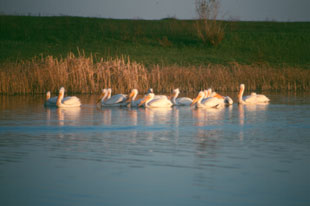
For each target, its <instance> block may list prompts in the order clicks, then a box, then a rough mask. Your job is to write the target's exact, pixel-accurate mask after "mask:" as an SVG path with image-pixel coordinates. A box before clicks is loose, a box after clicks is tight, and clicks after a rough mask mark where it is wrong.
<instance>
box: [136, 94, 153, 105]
mask: <svg viewBox="0 0 310 206" xmlns="http://www.w3.org/2000/svg"><path fill="white" fill-rule="evenodd" d="M150 98H151V97H150V96H149V95H147V96H146V97H144V98H143V100H142V101H141V103H140V104H139V105H138V106H139V107H140V106H141V105H143V104H144V103H145V102H146V101H147V100H149V99H150Z"/></svg>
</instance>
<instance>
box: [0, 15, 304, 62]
mask: <svg viewBox="0 0 310 206" xmlns="http://www.w3.org/2000/svg"><path fill="white" fill-rule="evenodd" d="M221 23H222V25H223V27H224V28H225V37H224V39H223V40H222V41H221V43H220V44H219V45H217V46H212V45H208V44H204V43H203V42H202V41H201V39H200V38H199V37H198V36H197V31H196V27H195V25H196V21H195V20H176V19H173V18H168V19H165V20H154V21H151V20H115V19H96V18H80V17H32V16H0V24H1V27H0V62H4V61H11V62H15V61H19V60H25V59H28V60H29V59H32V58H33V57H34V56H41V55H42V56H48V55H51V56H54V57H66V56H67V54H68V53H69V52H73V53H75V54H78V50H80V51H84V52H85V55H86V56H90V55H91V54H92V55H94V56H96V57H98V58H101V57H103V58H105V59H109V58H111V57H120V56H122V55H124V56H130V58H131V59H132V60H134V61H137V62H139V63H142V64H144V65H145V66H146V67H149V66H152V65H154V64H159V65H162V66H169V65H179V66H203V65H204V66H206V65H208V64H210V63H214V64H222V65H229V64H230V63H234V62H236V63H238V64H242V65H244V64H246V65H252V64H256V63H259V64H261V63H266V64H269V65H270V66H272V67H275V68H281V67H282V66H290V67H302V68H309V64H310V55H309V54H308V53H309V51H310V23H309V22H299V23H298V22H295V23H279V22H221Z"/></svg>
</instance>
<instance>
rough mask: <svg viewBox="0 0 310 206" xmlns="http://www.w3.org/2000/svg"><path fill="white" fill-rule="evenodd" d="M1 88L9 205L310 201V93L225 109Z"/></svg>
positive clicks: (4, 196)
mask: <svg viewBox="0 0 310 206" xmlns="http://www.w3.org/2000/svg"><path fill="white" fill-rule="evenodd" d="M80 97H81V100H82V102H83V103H84V104H83V106H82V107H81V108H75V109H56V108H44V107H43V101H44V97H43V96H13V97H12V96H11V97H5V96H0V196H1V198H0V199H1V203H0V204H1V205H213V206H216V205H221V206H223V205H224V206H225V205H236V206H243V205H244V206H248V205H281V206H283V205H305V206H306V205H307V206H308V205H310V195H309V194H310V175H309V174H310V97H309V95H306V94H301V95H282V94H270V95H269V97H270V99H271V101H272V103H271V104H269V105H257V106H255V105H254V106H238V105H237V104H234V105H233V106H231V107H226V108H223V109H209V110H204V109H191V108H188V107H178V108H171V109H128V108H102V109H101V108H98V107H96V106H95V105H94V102H95V100H96V99H95V98H96V97H95V96H80Z"/></svg>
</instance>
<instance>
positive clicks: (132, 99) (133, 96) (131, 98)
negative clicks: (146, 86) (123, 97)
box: [126, 89, 142, 107]
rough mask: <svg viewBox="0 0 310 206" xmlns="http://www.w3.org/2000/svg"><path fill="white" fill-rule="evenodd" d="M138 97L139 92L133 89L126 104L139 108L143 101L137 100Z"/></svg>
mask: <svg viewBox="0 0 310 206" xmlns="http://www.w3.org/2000/svg"><path fill="white" fill-rule="evenodd" d="M137 95H138V90H137V89H132V90H131V92H130V94H129V96H128V99H127V101H126V102H129V106H131V107H138V105H139V104H140V103H141V101H142V99H138V100H135V99H136V97H137Z"/></svg>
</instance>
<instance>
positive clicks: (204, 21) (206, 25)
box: [195, 0, 224, 45]
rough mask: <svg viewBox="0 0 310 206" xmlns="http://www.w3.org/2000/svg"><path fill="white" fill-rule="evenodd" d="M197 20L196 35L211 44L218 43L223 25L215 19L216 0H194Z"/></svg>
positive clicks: (221, 36) (221, 37)
mask: <svg viewBox="0 0 310 206" xmlns="http://www.w3.org/2000/svg"><path fill="white" fill-rule="evenodd" d="M195 5H196V12H197V14H198V20H197V21H196V23H195V27H196V31H197V35H198V37H199V38H200V39H201V40H202V41H203V42H204V43H209V44H211V45H218V44H219V43H220V42H221V41H222V40H223V38H224V27H223V26H222V23H221V22H219V21H217V20H216V19H217V15H218V12H219V1H218V0H195Z"/></svg>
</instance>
